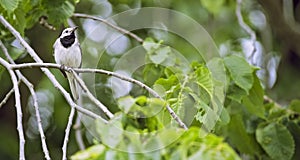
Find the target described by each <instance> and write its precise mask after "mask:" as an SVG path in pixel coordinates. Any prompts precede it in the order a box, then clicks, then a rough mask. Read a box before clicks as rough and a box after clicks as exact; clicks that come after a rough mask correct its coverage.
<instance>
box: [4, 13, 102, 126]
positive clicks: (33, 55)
mask: <svg viewBox="0 0 300 160" xmlns="http://www.w3.org/2000/svg"><path fill="white" fill-rule="evenodd" d="M0 22H1V23H2V24H3V25H4V27H5V28H7V29H8V30H9V31H10V32H11V33H12V34H13V35H14V36H15V37H16V39H17V40H19V42H20V43H21V45H22V46H23V47H24V48H25V49H26V51H27V52H28V53H29V55H30V56H31V57H32V58H33V59H34V60H35V61H36V62H38V63H43V61H42V60H41V59H40V57H39V56H38V55H37V54H36V53H35V51H34V50H33V49H32V48H31V47H30V45H29V44H28V43H27V42H26V41H25V40H24V39H23V38H22V36H21V35H20V33H19V32H18V31H16V30H15V28H14V27H13V26H11V24H9V23H8V22H7V20H6V19H5V18H4V17H3V16H2V15H0ZM41 70H42V71H43V72H44V74H45V75H46V76H47V77H48V79H49V80H50V81H51V82H52V84H53V85H54V87H55V88H57V89H58V90H59V91H60V92H61V93H62V95H63V96H64V98H65V99H66V101H67V103H68V104H69V105H70V106H72V107H75V108H76V109H77V110H78V111H80V112H82V113H83V114H86V115H87V116H90V117H92V118H95V119H101V120H102V121H104V122H105V123H107V121H106V120H104V119H103V118H102V117H100V116H99V115H97V114H95V113H93V112H91V111H89V110H86V109H85V108H83V107H80V106H78V105H77V104H76V103H75V102H74V101H73V100H72V98H71V96H70V94H69V93H68V92H67V91H66V90H65V89H64V88H63V87H62V86H61V85H60V83H59V82H58V81H57V80H56V78H55V77H54V75H53V74H52V73H51V72H50V71H49V69H47V68H41Z"/></svg>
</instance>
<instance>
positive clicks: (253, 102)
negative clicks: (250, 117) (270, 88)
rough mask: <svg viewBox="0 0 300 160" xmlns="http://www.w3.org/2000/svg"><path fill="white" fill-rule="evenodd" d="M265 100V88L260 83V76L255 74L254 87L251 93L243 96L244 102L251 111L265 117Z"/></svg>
mask: <svg viewBox="0 0 300 160" xmlns="http://www.w3.org/2000/svg"><path fill="white" fill-rule="evenodd" d="M254 74H255V73H254ZM263 101H264V90H263V88H262V86H261V84H260V81H259V79H258V77H257V76H256V75H254V84H253V87H252V88H251V90H250V91H249V95H248V96H245V97H244V98H243V100H242V102H243V104H244V105H245V106H246V108H247V110H248V111H249V112H250V113H252V114H254V115H257V116H258V117H260V118H265V108H264V105H263Z"/></svg>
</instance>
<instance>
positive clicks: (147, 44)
mask: <svg viewBox="0 0 300 160" xmlns="http://www.w3.org/2000/svg"><path fill="white" fill-rule="evenodd" d="M161 43H162V41H160V42H158V43H156V42H155V41H154V40H153V39H152V38H150V37H148V38H146V39H145V40H144V42H143V47H144V48H145V50H146V51H147V53H153V52H154V51H156V50H157V49H158V48H159V47H160V45H161Z"/></svg>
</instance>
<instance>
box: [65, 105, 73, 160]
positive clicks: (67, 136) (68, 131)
mask: <svg viewBox="0 0 300 160" xmlns="http://www.w3.org/2000/svg"><path fill="white" fill-rule="evenodd" d="M75 111H76V110H75V108H74V107H72V108H71V112H70V115H69V119H68V124H67V127H66V130H65V133H66V134H65V138H64V143H63V147H62V151H63V156H62V159H63V160H67V145H68V141H69V135H70V130H71V127H72V121H73V119H74V115H75Z"/></svg>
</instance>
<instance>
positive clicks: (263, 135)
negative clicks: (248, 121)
mask: <svg viewBox="0 0 300 160" xmlns="http://www.w3.org/2000/svg"><path fill="white" fill-rule="evenodd" d="M256 139H257V141H258V143H259V144H260V145H261V146H262V148H263V149H264V150H265V151H266V152H267V154H268V155H269V156H270V157H271V158H272V159H276V160H288V159H291V158H292V156H293V154H294V151H295V143H294V140H293V137H292V135H291V133H290V132H289V130H288V129H287V128H286V127H285V126H284V125H282V124H278V123H270V124H267V125H260V126H259V127H258V128H257V130H256Z"/></svg>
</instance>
